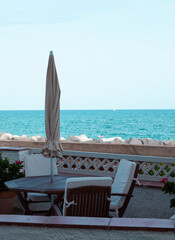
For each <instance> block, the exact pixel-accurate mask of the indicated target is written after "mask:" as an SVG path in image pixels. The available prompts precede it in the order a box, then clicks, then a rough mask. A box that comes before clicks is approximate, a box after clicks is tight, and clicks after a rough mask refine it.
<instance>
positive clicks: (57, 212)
mask: <svg viewBox="0 0 175 240" xmlns="http://www.w3.org/2000/svg"><path fill="white" fill-rule="evenodd" d="M52 215H54V216H63V214H62V213H61V211H60V209H59V207H58V206H57V205H56V204H53V205H52Z"/></svg>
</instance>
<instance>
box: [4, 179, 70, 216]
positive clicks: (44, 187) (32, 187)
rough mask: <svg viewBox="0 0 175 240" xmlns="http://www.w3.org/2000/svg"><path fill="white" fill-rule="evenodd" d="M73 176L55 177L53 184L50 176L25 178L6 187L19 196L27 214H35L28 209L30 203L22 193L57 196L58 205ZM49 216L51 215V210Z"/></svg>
mask: <svg viewBox="0 0 175 240" xmlns="http://www.w3.org/2000/svg"><path fill="white" fill-rule="evenodd" d="M70 177H72V176H70V175H54V177H53V183H51V177H50V175H49V176H37V177H25V178H18V179H15V180H12V181H8V182H5V185H6V187H7V188H8V189H9V190H12V191H15V192H16V193H17V196H18V198H19V200H20V202H21V204H22V206H23V207H24V210H25V214H29V215H31V214H33V213H32V211H31V210H30V209H29V207H28V201H26V199H25V197H24V196H23V194H22V192H24V193H27V192H34V193H47V194H49V195H51V194H54V195H57V197H56V199H55V200H54V203H56V204H58V203H59V202H60V201H61V200H62V198H63V195H64V190H65V184H66V180H67V179H68V178H70ZM48 214H51V209H50V210H49V212H48Z"/></svg>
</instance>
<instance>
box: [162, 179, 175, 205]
mask: <svg viewBox="0 0 175 240" xmlns="http://www.w3.org/2000/svg"><path fill="white" fill-rule="evenodd" d="M167 180H168V178H164V179H162V181H161V182H164V186H163V187H162V191H164V192H165V193H169V194H170V195H174V196H175V182H169V181H167ZM170 207H171V208H172V207H175V197H174V198H172V199H171V200H170Z"/></svg>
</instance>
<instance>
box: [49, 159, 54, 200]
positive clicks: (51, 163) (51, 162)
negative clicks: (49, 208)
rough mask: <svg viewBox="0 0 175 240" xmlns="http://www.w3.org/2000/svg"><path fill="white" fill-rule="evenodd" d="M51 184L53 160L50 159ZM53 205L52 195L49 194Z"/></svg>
mask: <svg viewBox="0 0 175 240" xmlns="http://www.w3.org/2000/svg"><path fill="white" fill-rule="evenodd" d="M50 171H51V183H53V158H51V159H50ZM53 203H54V198H53V195H52V194H51V204H53Z"/></svg>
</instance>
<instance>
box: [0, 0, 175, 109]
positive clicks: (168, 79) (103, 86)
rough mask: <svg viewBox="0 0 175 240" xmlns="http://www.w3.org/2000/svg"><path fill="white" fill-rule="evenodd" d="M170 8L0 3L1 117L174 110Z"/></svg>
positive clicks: (101, 2) (94, 2)
mask: <svg viewBox="0 0 175 240" xmlns="http://www.w3.org/2000/svg"><path fill="white" fill-rule="evenodd" d="M174 13H175V1H174V0H166V1H165V0H66V1H65V0H30V1H29V0H28V1H24V0H0V54H1V57H0V110H44V102H45V81H46V72H47V64H48V57H49V52H50V50H52V51H53V52H54V57H55V63H56V68H57V74H58V78H59V83H60V87H61V109H114V108H116V109H175V14H174Z"/></svg>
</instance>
